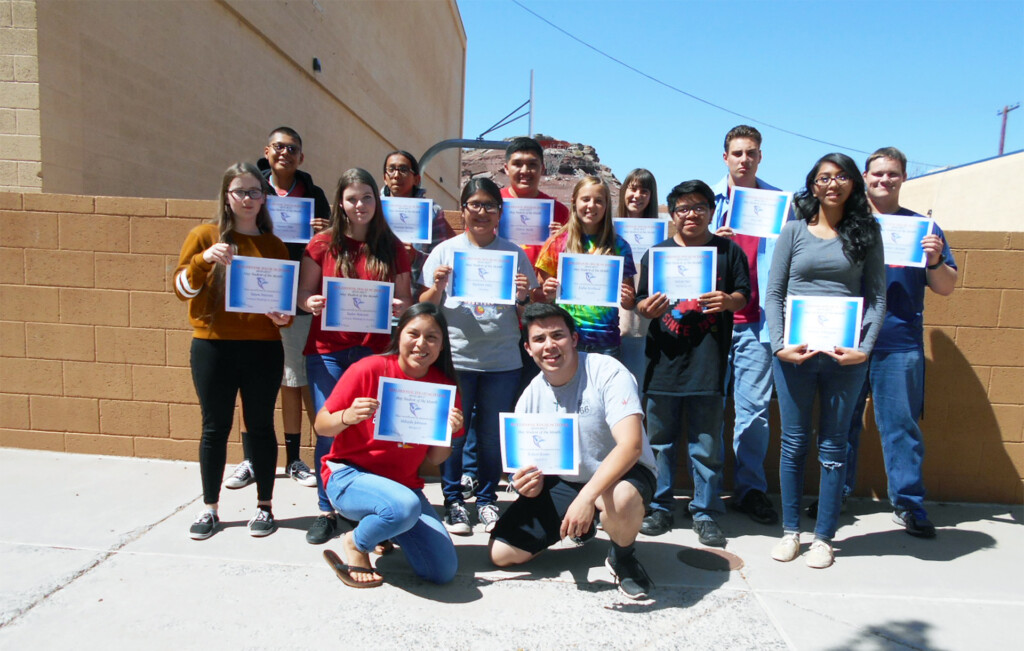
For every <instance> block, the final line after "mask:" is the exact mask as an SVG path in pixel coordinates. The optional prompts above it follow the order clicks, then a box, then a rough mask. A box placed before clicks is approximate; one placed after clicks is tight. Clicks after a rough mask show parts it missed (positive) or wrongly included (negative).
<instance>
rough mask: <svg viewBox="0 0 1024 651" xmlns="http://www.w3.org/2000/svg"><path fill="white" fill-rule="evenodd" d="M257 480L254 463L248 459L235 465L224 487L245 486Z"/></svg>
mask: <svg viewBox="0 0 1024 651" xmlns="http://www.w3.org/2000/svg"><path fill="white" fill-rule="evenodd" d="M254 481H256V473H255V472H253V470H252V463H250V462H249V460H248V459H245V460H244V461H242V463H240V464H238V465H237V466H235V469H234V470H232V471H231V474H230V475H229V476H228V478H227V479H225V480H224V488H245V487H246V486H248V485H249V484H251V483H253V482H254Z"/></svg>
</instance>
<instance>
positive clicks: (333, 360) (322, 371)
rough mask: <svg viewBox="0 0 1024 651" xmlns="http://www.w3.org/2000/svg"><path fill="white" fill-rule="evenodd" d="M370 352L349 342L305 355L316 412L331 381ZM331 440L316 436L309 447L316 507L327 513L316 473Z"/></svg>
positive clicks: (321, 483)
mask: <svg viewBox="0 0 1024 651" xmlns="http://www.w3.org/2000/svg"><path fill="white" fill-rule="evenodd" d="M371 354H373V351H372V350H370V349H369V348H366V347H365V346H353V347H351V348H346V349H344V350H338V351H335V352H333V353H327V354H326V355H318V354H313V355H306V378H307V379H308V380H309V391H310V393H311V394H313V407H314V408H315V410H316V411H317V412H319V411H320V410H321V409H322V408H323V406H324V403H325V402H327V398H328V396H330V395H331V392H332V391H334V385H335V384H337V383H338V379H339V378H341V376H342V374H343V373H344V372H345V369H347V368H348V367H349V366H352V365H353V364H355V363H356V362H358V361H359V360H361V359H362V358H364V357H368V356H369V355H371ZM333 444H334V437H333V436H319V435H317V437H316V445H315V446H314V448H313V474H314V475H316V497H317V503H318V504H319V506H320V511H321V512H323V513H330V512H331V511H333V510H334V509H332V508H331V501H330V500H328V499H327V493H325V492H324V480H323V479H322V478H321V477H320V469H321V465H320V464H321V459H323V458H324V455H325V454H327V453H328V452H330V451H331V446H332V445H333Z"/></svg>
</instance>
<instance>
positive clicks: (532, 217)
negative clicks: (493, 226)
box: [498, 199, 555, 246]
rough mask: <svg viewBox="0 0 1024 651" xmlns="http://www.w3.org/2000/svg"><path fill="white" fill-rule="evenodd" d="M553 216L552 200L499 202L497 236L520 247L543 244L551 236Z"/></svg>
mask: <svg viewBox="0 0 1024 651" xmlns="http://www.w3.org/2000/svg"><path fill="white" fill-rule="evenodd" d="M554 214H555V202H554V200H552V199H505V200H503V201H502V202H501V221H500V222H498V235H499V236H501V237H503V238H505V239H506V240H511V241H513V242H515V243H516V244H518V245H520V246H523V245H525V244H543V243H544V242H545V241H546V240H547V239H548V236H549V235H550V234H551V232H550V226H551V220H552V219H553V218H554Z"/></svg>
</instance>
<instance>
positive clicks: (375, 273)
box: [331, 167, 401, 281]
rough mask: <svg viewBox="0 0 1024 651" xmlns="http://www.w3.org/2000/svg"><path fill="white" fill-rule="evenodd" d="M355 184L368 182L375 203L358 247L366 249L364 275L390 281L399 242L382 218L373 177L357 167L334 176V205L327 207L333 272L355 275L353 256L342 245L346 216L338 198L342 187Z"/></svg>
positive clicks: (381, 209)
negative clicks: (333, 265) (329, 217)
mask: <svg viewBox="0 0 1024 651" xmlns="http://www.w3.org/2000/svg"><path fill="white" fill-rule="evenodd" d="M357 183H362V184H363V185H368V186H369V187H370V189H372V190H373V199H374V202H375V203H376V204H377V205H376V207H375V208H374V212H373V218H372V219H370V223H369V224H368V225H367V229H366V241H365V242H363V243H362V244H360V247H361V248H363V249H365V250H366V271H367V274H368V275H369V276H370V280H380V281H394V279H395V276H396V275H397V274H396V271H395V265H396V260H395V251H396V250H397V249H398V247H399V245H400V244H401V243H400V242H399V241H398V238H397V237H395V234H394V233H392V232H391V228H390V227H389V226H388V222H387V220H386V219H384V208H383V207H382V206H381V203H380V192H379V191H378V190H377V182H376V181H374V180H373V175H371V174H370V173H369V172H367V171H366V170H364V169H362V168H359V167H353V168H352V169H350V170H347V171H346V172H345V173H344V174H342V175H341V178H339V179H338V190H337V191H336V192H335V193H334V205H333V206H331V231H332V232H331V254H332V255H334V258H335V259H336V260H337V261H338V264H337V270H336V273H337V274H338V275H339V276H343V277H346V278H355V277H356V270H355V263H354V262H353V260H352V257H353V256H352V254H351V253H350V252H349V250H348V249H347V248H346V247H345V229H346V227H347V226H348V216H347V215H346V214H345V210H344V209H343V208H342V207H341V198H342V195H343V194H344V193H345V188H347V187H348V186H350V185H355V184H357Z"/></svg>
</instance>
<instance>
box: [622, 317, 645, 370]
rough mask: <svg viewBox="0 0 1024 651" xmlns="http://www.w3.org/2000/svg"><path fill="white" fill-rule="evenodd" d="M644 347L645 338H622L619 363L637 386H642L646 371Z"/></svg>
mask: <svg viewBox="0 0 1024 651" xmlns="http://www.w3.org/2000/svg"><path fill="white" fill-rule="evenodd" d="M637 318H639V317H637ZM646 345H647V337H623V338H622V352H621V353H620V355H621V356H620V358H619V361H621V362H622V365H623V366H625V367H626V368H628V369H629V372H630V373H632V374H633V379H635V380H636V384H637V386H643V384H644V372H645V371H646V370H647V356H646V355H645V354H644V347H645V346H646Z"/></svg>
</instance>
